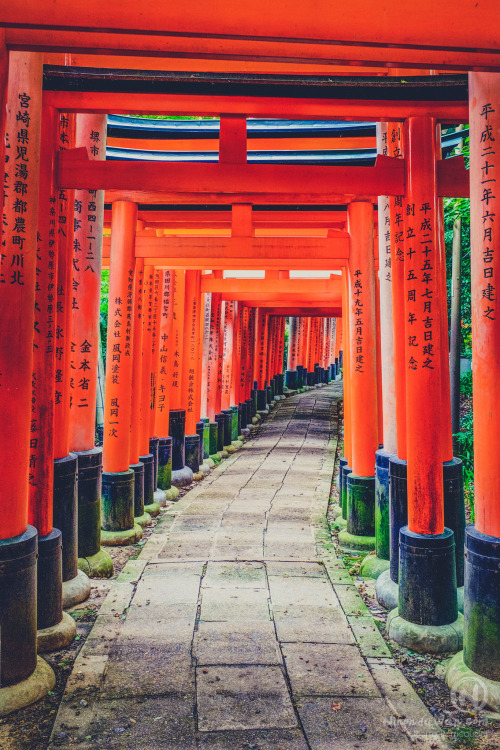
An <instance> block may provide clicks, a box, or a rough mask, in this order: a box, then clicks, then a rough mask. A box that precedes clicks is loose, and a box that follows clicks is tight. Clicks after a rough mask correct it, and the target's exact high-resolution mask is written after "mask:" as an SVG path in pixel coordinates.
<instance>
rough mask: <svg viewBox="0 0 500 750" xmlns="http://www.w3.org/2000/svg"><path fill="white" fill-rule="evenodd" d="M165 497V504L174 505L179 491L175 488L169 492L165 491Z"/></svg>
mask: <svg viewBox="0 0 500 750" xmlns="http://www.w3.org/2000/svg"><path fill="white" fill-rule="evenodd" d="M165 496H166V498H167V502H170V503H174V502H175V501H176V500H178V499H179V490H178V489H177V487H171V488H170V489H169V490H165Z"/></svg>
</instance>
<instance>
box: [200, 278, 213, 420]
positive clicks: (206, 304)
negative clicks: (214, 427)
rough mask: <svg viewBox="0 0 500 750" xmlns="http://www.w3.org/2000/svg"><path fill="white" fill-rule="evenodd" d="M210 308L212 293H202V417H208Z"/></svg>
mask: <svg viewBox="0 0 500 750" xmlns="http://www.w3.org/2000/svg"><path fill="white" fill-rule="evenodd" d="M211 309H212V294H211V292H205V293H204V295H203V355H202V365H201V406H200V413H201V416H202V418H207V417H208V370H209V365H208V351H209V348H210V312H211Z"/></svg>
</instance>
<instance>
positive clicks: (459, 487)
mask: <svg viewBox="0 0 500 750" xmlns="http://www.w3.org/2000/svg"><path fill="white" fill-rule="evenodd" d="M443 488H444V525H445V526H446V527H447V528H448V529H451V530H452V531H453V533H454V535H455V555H456V566H457V586H458V587H460V586H463V585H464V542H465V501H464V479H463V465H462V461H461V460H460V459H459V458H453V459H452V460H451V461H445V462H444V464H443Z"/></svg>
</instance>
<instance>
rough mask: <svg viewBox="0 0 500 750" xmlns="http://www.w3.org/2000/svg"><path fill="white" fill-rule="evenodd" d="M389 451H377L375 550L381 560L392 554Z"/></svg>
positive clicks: (387, 558)
mask: <svg viewBox="0 0 500 750" xmlns="http://www.w3.org/2000/svg"><path fill="white" fill-rule="evenodd" d="M393 456H394V454H393V453H389V452H388V451H384V450H378V451H376V452H375V551H376V553H377V557H378V558H379V559H380V560H389V559H390V556H391V540H390V531H389V529H390V523H389V460H390V459H391V458H392V457H393Z"/></svg>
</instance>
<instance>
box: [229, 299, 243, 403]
mask: <svg viewBox="0 0 500 750" xmlns="http://www.w3.org/2000/svg"><path fill="white" fill-rule="evenodd" d="M241 329H242V309H241V302H234V329H233V366H232V374H231V404H232V405H235V406H239V402H240V401H241V398H240V389H239V383H240V372H241V345H242V337H241Z"/></svg>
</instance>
